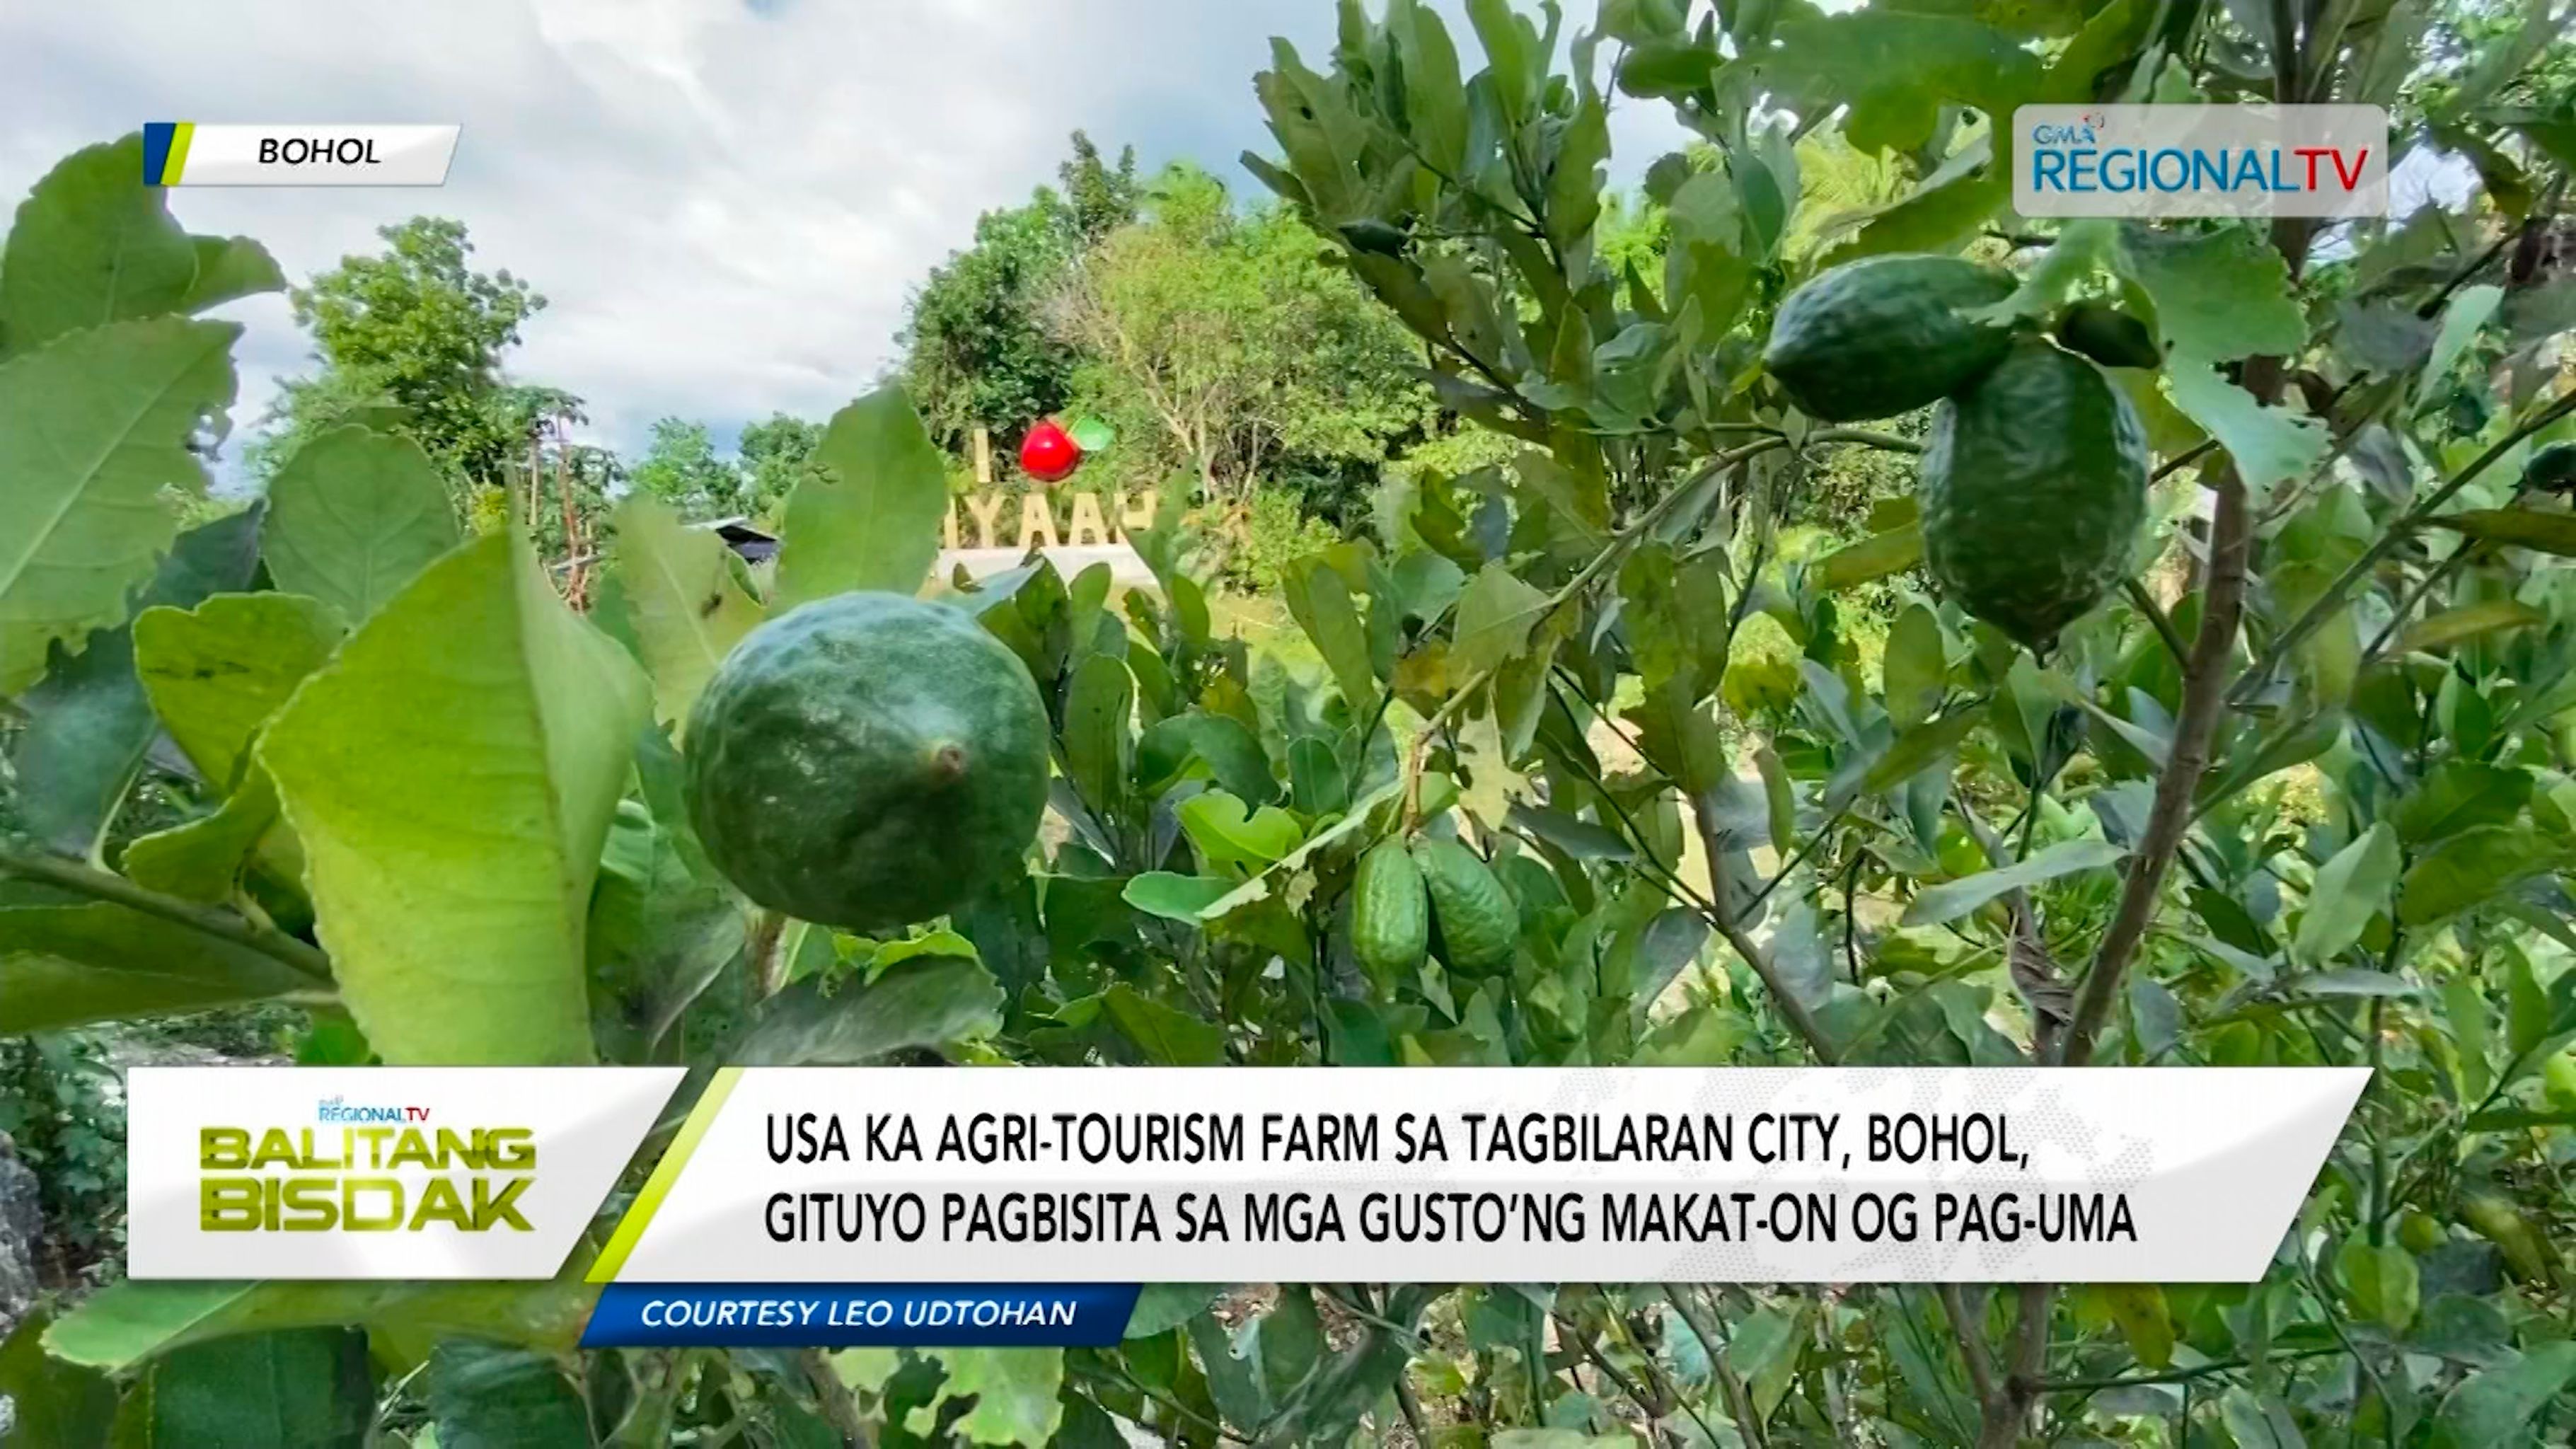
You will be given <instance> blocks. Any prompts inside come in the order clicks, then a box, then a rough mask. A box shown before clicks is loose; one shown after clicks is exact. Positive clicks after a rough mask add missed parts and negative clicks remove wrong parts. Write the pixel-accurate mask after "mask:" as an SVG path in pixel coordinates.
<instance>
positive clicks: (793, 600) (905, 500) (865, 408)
mask: <svg viewBox="0 0 2576 1449" xmlns="http://www.w3.org/2000/svg"><path fill="white" fill-rule="evenodd" d="M813 462H814V466H815V469H816V471H815V472H814V473H811V474H809V475H807V476H806V478H805V479H804V480H803V481H801V482H799V483H798V484H797V485H796V491H795V492H794V493H792V494H790V495H788V499H787V508H786V516H785V519H784V521H783V522H782V524H781V525H780V536H779V541H778V583H777V587H776V588H775V590H774V591H773V594H772V597H771V600H770V604H771V607H772V608H773V609H776V610H779V611H782V612H783V611H785V610H788V609H792V608H794V607H796V606H797V605H798V604H803V603H808V602H811V601H812V600H815V599H820V598H826V597H828V596H830V595H833V594H839V593H846V592H848V591H850V590H852V589H883V590H885V591H887V592H889V593H897V594H910V593H913V592H916V591H918V590H919V589H920V588H921V581H922V580H923V579H925V578H927V577H929V575H930V565H931V563H932V562H933V561H934V560H935V559H937V558H938V557H939V527H940V522H941V520H943V519H944V518H946V516H947V513H948V459H947V455H945V454H943V453H941V452H940V451H939V448H938V445H936V444H934V443H932V442H931V441H930V435H929V434H928V433H927V432H924V431H923V430H922V426H921V415H920V414H918V413H916V412H914V411H913V409H912V399H911V398H910V397H909V396H907V395H906V394H905V393H904V390H903V389H902V388H901V387H899V386H889V387H883V388H879V389H878V390H876V391H875V392H872V393H869V394H868V395H867V396H866V397H863V398H861V399H859V400H858V401H857V402H854V403H852V404H850V405H849V406H848V407H845V408H843V409H841V410H840V411H839V412H837V413H834V414H833V415H832V422H831V426H830V427H828V428H826V429H825V430H824V432H823V441H821V442H820V443H817V444H816V445H815V447H814V457H813Z"/></svg>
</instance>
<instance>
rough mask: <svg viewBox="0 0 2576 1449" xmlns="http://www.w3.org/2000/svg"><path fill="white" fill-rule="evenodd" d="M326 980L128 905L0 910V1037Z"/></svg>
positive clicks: (262, 996) (242, 998) (312, 987)
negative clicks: (316, 978) (320, 979)
mask: <svg viewBox="0 0 2576 1449" xmlns="http://www.w3.org/2000/svg"><path fill="white" fill-rule="evenodd" d="M323 986H324V983H322V982H319V981H316V980H314V979H313V978H311V977H309V976H306V975H305V974H303V973H302V972H300V971H297V970H295V969H293V968H292V967H289V966H287V965H286V964H285V963H283V962H281V961H279V960H277V959H276V958H275V957H272V956H267V955H263V954H261V953H260V952H257V951H254V950H252V949H250V948H249V947H247V946H237V945H234V944H233V943H231V942H229V941H225V940H222V939H220V938H218V937H214V936H209V935H206V934H204V933H202V932H198V931H193V930H190V929H189V928H187V927H185V926H182V925H179V924H177V923H175V922H171V921H165V920H163V919H161V918H160V917H158V916H147V915H145V914H143V913H142V912H140V911H137V910H134V909H132V908H130V907H126V906H120V905H111V904H109V903H106V902H103V901H101V902H94V903H91V904H88V905H77V906H73V905H61V906H52V905H48V906H14V907H10V908H7V909H0V1034H5V1035H15V1034H17V1033H20V1032H28V1031H51V1030H54V1029H57V1028H60V1027H66V1026H77V1025H80V1024H81V1023H83V1022H91V1021H115V1020H125V1019H130V1018H134V1017H142V1016H156V1015H163V1014H166V1013H170V1012H181V1011H202V1010H205V1009H206V1008H208V1007H212V1006H232V1005H237V1004H240V1003H242V1002H248V1001H262V1000H266V999H268V998H271V997H275V996H283V995H286V994H288V993H291V992H297V991H317V990H320V989H323Z"/></svg>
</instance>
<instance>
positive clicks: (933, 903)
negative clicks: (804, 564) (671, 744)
mask: <svg viewBox="0 0 2576 1449" xmlns="http://www.w3.org/2000/svg"><path fill="white" fill-rule="evenodd" d="M687 740H688V769H687V777H686V783H687V798H688V807H689V822H690V824H692V825H693V826H695V827H696V828H697V832H698V840H699V842H700V843H701V844H702V845H704V846H705V847H706V852H707V858H708V859H709V860H711V861H713V862H714V863H715V866H716V868H717V869H718V870H720V871H722V872H723V873H724V876H725V878H726V879H727V880H730V881H732V882H733V883H734V885H735V886H736V887H738V888H739V889H740V890H741V891H742V893H743V894H744V895H746V896H749V897H751V899H752V900H753V901H755V902H757V903H759V904H760V905H763V906H767V907H769V908H770V909H772V910H776V911H783V912H785V913H786V914H788V915H790V916H794V917H795V918H797V919H798V920H802V921H812V922H816V923H818V924H823V925H832V926H840V927H843V928H845V929H848V930H854V931H870V930H877V929H881V928H884V927H888V926H899V925H905V924H908V923H910V922H914V921H921V920H927V919H929V918H930V917H932V916H936V915H938V914H940V913H941V912H943V911H947V910H950V909H953V908H954V907H956V906H958V905H960V904H963V903H964V902H965V901H966V900H968V899H969V898H970V897H972V896H973V895H975V893H976V892H978V891H980V890H982V889H983V888H984V887H986V886H988V885H992V884H994V883H996V882H998V881H1000V880H1001V879H1003V878H1004V877H1006V876H1008V875H1009V874H1010V872H1011V871H1012V870H1014V869H1016V868H1017V867H1018V865H1019V863H1020V860H1021V857H1022V856H1023V855H1024V854H1025V853H1026V851H1027V850H1028V847H1029V842H1030V841H1031V840H1032V839H1034V838H1035V837H1036V835H1037V827H1038V816H1039V814H1040V813H1041V812H1042V811H1043V810H1044V809H1045V808H1046V791H1047V717H1046V707H1045V705H1044V704H1042V703H1041V702H1040V701H1039V699H1038V691H1037V686H1036V684H1034V683H1033V682H1031V680H1030V679H1029V672H1028V669H1027V668H1026V667H1025V666H1024V665H1022V664H1021V663H1020V659H1019V656H1018V655H1016V654H1014V653H1012V652H1011V650H1010V647H1009V646H1008V645H1005V644H1003V643H1002V642H1001V641H1000V640H998V639H996V638H994V637H993V636H992V635H990V634H988V633H986V632H985V631H984V628H983V626H982V625H980V624H978V623H976V622H975V620H974V618H973V617H972V616H970V615H968V614H966V613H965V612H964V611H962V610H959V609H956V608H953V607H951V606H949V605H947V604H940V603H932V602H928V601H926V600H921V599H913V598H907V597H905V596H903V595H900V594H881V593H852V594H840V595H836V596H834V597H831V598H827V599H818V600H816V601H814V602H813V603H810V604H807V605H805V606H804V607H802V608H799V609H794V610H791V611H789V612H788V613H786V614H782V615H780V616H779V617H778V618H776V619H772V620H770V621H769V622H768V623H766V624H763V625H761V626H760V627H759V628H757V629H754V630H752V631H751V633H749V634H747V635H745V636H744V637H743V640H742V642H741V643H740V644H737V645H736V646H734V650H733V652H732V653H731V654H728V655H726V656H725V659H724V662H723V663H722V664H721V665H719V666H718V667H717V669H716V673H715V677H714V678H713V679H710V680H709V681H707V687H706V690H705V692H704V693H702V694H700V695H699V696H698V701H697V705H696V707H695V708H694V709H692V710H691V711H690V714H689V729H688V735H687Z"/></svg>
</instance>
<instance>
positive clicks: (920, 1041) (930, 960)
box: [726, 956, 1002, 1067]
mask: <svg viewBox="0 0 2576 1449" xmlns="http://www.w3.org/2000/svg"><path fill="white" fill-rule="evenodd" d="M1001 1029H1002V988H1001V987H1000V986H999V985H997V984H996V983H995V982H994V980H993V974H992V973H991V972H989V971H987V970H985V969H984V967H983V965H982V964H981V963H980V962H976V961H972V960H969V959H968V958H966V957H964V956H913V957H910V958H908V959H905V960H901V961H897V962H896V963H895V964H893V965H892V966H889V967H887V968H886V969H885V970H884V971H883V972H881V973H879V974H878V976H877V977H876V979H875V980H873V981H870V982H868V983H866V984H865V985H844V986H841V987H840V988H839V989H838V990H834V989H832V987H831V986H830V985H827V984H826V983H825V982H824V981H822V980H819V979H810V978H809V979H807V980H804V981H799V982H797V983H796V984H794V985H792V986H790V987H788V988H787V989H786V990H784V991H781V992H779V993H778V994H777V995H776V996H773V997H771V998H770V999H769V1000H768V1002H766V1003H765V1004H764V1005H763V1006H762V1007H761V1012H760V1019H759V1020H758V1021H756V1022H754V1023H753V1025H752V1029H751V1033H750V1035H749V1036H747V1037H745V1038H744V1039H743V1041H742V1043H741V1045H740V1046H738V1047H736V1048H735V1049H734V1050H732V1051H731V1052H728V1053H727V1054H726V1059H727V1060H728V1061H732V1062H735V1063H738V1064H740V1065H743V1066H755V1067H827V1066H859V1065H863V1064H865V1063H868V1062H874V1061H879V1060H882V1059H883V1058H885V1057H887V1056H889V1055H891V1054H893V1053H895V1052H901V1051H937V1050H939V1049H941V1048H943V1047H947V1046H951V1045H954V1044H955V1043H958V1042H961V1041H972V1040H975V1039H977V1038H980V1037H986V1036H990V1035H992V1034H993V1033H994V1032H997V1031H999V1030H1001Z"/></svg>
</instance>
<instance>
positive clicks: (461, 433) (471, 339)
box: [254, 216, 577, 494]
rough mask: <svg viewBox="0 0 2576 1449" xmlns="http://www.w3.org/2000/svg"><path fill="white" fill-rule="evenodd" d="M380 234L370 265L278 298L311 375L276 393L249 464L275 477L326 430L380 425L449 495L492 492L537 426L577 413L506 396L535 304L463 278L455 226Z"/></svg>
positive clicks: (549, 394)
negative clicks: (509, 361)
mask: <svg viewBox="0 0 2576 1449" xmlns="http://www.w3.org/2000/svg"><path fill="white" fill-rule="evenodd" d="M378 235H380V236H381V237H383V238H384V241H385V250H384V252H383V253H382V254H381V255H376V256H350V257H344V258H342V259H341V261H340V264H339V265H338V266H336V267H334V268H332V269H330V270H329V271H325V272H321V273H318V274H316V275H315V276H314V277H313V278H312V280H311V281H309V282H308V283H306V284H305V285H304V286H301V287H297V288H294V289H292V290H291V291H289V292H288V294H287V297H288V302H289V304H290V305H291V307H292V308H293V311H294V316H295V320H296V322H297V323H298V324H299V325H301V326H303V327H305V328H306V329H308V330H309V331H310V332H311V333H312V334H313V341H314V346H315V348H316V350H317V352H318V353H319V355H320V358H321V361H322V363H323V371H322V373H321V374H320V375H319V376H317V377H313V378H306V379H299V380H295V381H290V382H288V383H287V384H285V386H284V389H283V394H284V395H283V397H282V399H281V400H280V402H279V405H278V410H277V413H278V415H277V418H276V420H275V422H276V425H275V426H274V427H273V428H272V430H271V432H270V434H269V436H268V437H267V438H266V440H265V441H264V443H263V445H262V447H261V448H260V449H259V450H258V453H257V456H256V458H255V460H254V461H255V463H256V464H259V465H262V466H273V465H274V463H275V462H277V461H280V460H282V459H283V458H284V457H285V455H286V454H287V453H289V452H291V451H292V450H293V448H294V446H295V445H296V444H297V443H298V442H300V441H302V439H303V438H305V437H308V436H310V435H311V434H312V433H314V432H317V431H320V430H321V429H323V428H325V427H328V426H331V425H332V424H334V423H336V422H340V421H345V420H352V419H355V420H360V421H383V422H386V423H388V424H389V425H390V426H392V427H394V428H396V429H398V430H399V431H402V432H404V433H407V434H409V435H410V436H411V437H412V438H413V439H415V440H416V441H418V442H419V443H420V445H421V447H422V448H423V449H424V450H426V451H427V452H428V453H429V455H430V456H431V457H432V458H433V459H436V460H437V461H439V462H440V463H441V464H442V465H444V466H445V467H446V468H448V469H449V470H450V471H451V472H452V473H453V474H454V476H455V477H456V478H457V480H458V486H459V491H460V494H461V492H462V489H463V487H464V486H465V485H467V484H493V483H497V482H499V481H500V479H501V476H502V471H503V469H504V468H506V467H509V466H511V465H514V464H516V463H519V462H521V461H523V460H524V455H525V453H526V451H527V446H528V443H529V441H530V440H531V439H532V438H534V437H535V436H536V435H537V432H538V430H539V428H540V426H541V425H542V424H543V423H545V422H546V421H548V420H549V419H555V418H560V417H562V416H563V415H564V413H565V412H566V411H567V404H568V403H571V404H572V405H574V406H577V402H576V401H575V400H572V399H570V396H569V394H565V393H562V392H560V391H559V390H554V389H544V388H532V387H527V386H521V385H514V384H512V383H510V382H509V381H508V380H507V379H506V378H505V376H504V374H503V371H502V359H503V356H504V354H506V353H507V352H508V350H509V349H510V348H512V347H515V346H517V345H518V343H519V340H520V328H521V326H522V325H523V324H524V323H525V322H526V321H527V320H528V319H529V318H531V317H533V316H535V315H536V314H537V313H538V312H540V311H542V310H544V308H545V305H546V299H545V298H544V297H543V296H541V295H539V294H538V293H537V291H536V289H535V288H534V287H532V286H531V285H530V284H529V283H528V282H526V281H525V280H523V279H521V278H518V277H515V276H513V275H511V274H510V273H509V272H508V271H506V270H503V271H498V272H478V271H475V270H474V269H473V268H472V267H471V266H470V265H469V258H470V257H471V256H472V255H473V251H474V247H473V244H472V243H471V242H470V241H468V240H467V237H466V231H465V224H464V223H463V222H459V221H452V220H448V219H446V218H443V217H432V216H417V217H413V218H412V219H411V220H409V221H406V222H403V223H402V224H400V225H398V226H389V227H385V228H383V229H382V230H381V231H380V232H379V233H378Z"/></svg>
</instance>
